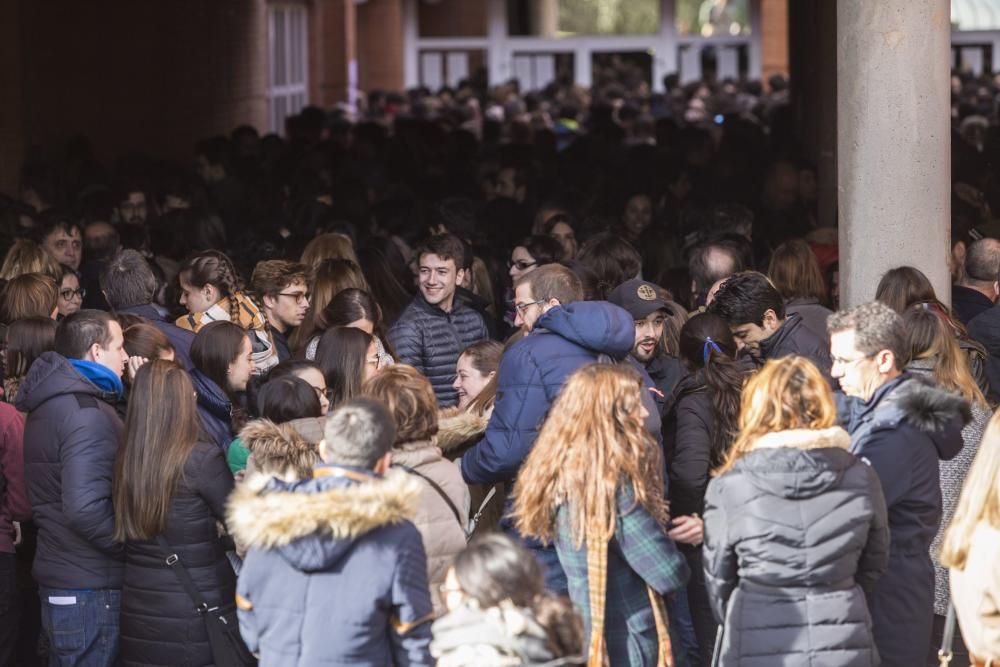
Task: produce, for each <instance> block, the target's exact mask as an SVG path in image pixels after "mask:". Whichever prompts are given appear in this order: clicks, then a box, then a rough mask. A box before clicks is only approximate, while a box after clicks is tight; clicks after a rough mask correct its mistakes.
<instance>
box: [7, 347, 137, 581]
mask: <svg viewBox="0 0 1000 667" xmlns="http://www.w3.org/2000/svg"><path fill="white" fill-rule="evenodd" d="M116 400H117V396H115V395H113V394H108V393H106V392H103V391H101V390H100V389H98V388H97V386H96V385H94V384H93V383H92V382H90V381H89V380H87V379H86V378H84V377H83V376H82V375H81V374H80V373H79V372H78V371H77V370H76V369H75V368H74V367H73V366H72V365H71V364H70V363H69V361H67V360H66V358H65V357H63V356H62V355H59V354H56V353H55V352H44V353H43V354H42V355H41V356H40V357H39V358H38V359H37V360H36V361H35V363H33V364H32V365H31V370H29V371H28V375H27V377H26V378H25V379H24V382H23V383H22V384H21V388H20V390H19V391H18V395H17V409H18V410H20V411H21V412H27V413H28V418H27V421H26V422H25V425H24V477H25V480H26V482H27V487H28V497H29V498H30V500H31V509H32V513H33V514H34V518H35V524H36V525H37V526H38V552H37V554H36V555H35V564H34V567H33V570H32V572H33V574H34V576H35V579H36V580H37V581H38V583H39V584H40V585H42V586H45V587H48V588H83V589H94V590H105V589H119V588H121V583H122V548H121V545H120V544H117V543H115V542H114V540H113V539H112V534H113V533H114V522H115V512H114V507H113V506H112V502H111V479H112V475H113V473H114V467H115V457H116V455H117V453H118V439H119V437H120V435H121V431H122V422H121V419H119V418H118V415H117V413H116V412H115V408H114V407H113V405H114V402H115V401H116Z"/></svg>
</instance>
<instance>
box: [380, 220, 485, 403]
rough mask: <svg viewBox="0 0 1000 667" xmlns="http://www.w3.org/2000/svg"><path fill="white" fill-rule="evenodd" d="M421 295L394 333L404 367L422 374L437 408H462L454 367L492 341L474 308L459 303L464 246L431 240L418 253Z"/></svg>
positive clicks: (450, 239) (448, 239)
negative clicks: (467, 352) (465, 352)
mask: <svg viewBox="0 0 1000 667" xmlns="http://www.w3.org/2000/svg"><path fill="white" fill-rule="evenodd" d="M416 255H417V267H418V278H419V282H420V293H419V294H417V295H416V296H415V297H414V298H413V301H411V302H410V305H408V306H407V307H406V308H405V309H404V310H403V312H402V314H400V316H399V319H398V320H396V323H395V324H394V325H393V326H392V328H391V329H390V330H389V342H391V343H392V345H393V347H394V348H395V350H396V354H397V355H398V356H399V360H400V361H401V362H403V363H404V364H409V365H410V366H413V367H414V368H416V369H417V370H418V371H420V372H421V373H423V374H424V375H425V376H426V377H427V379H428V380H430V381H431V385H432V386H433V387H434V394H435V396H437V399H438V404H439V405H440V406H441V407H450V406H452V405H455V404H456V403H458V395H457V394H456V392H455V388H454V387H453V386H452V384H453V383H454V382H455V372H456V371H455V367H456V365H457V364H458V357H459V355H461V354H462V350H464V349H465V348H467V347H469V346H470V345H472V344H473V343H478V342H479V341H481V340H486V339H488V338H489V332H488V331H487V329H486V322H485V321H484V320H483V318H482V316H481V315H480V314H479V313H477V312H476V311H475V310H473V309H472V308H469V307H468V306H466V305H464V304H462V303H460V302H458V301H456V300H455V290H456V289H457V288H458V285H459V283H461V282H462V279H463V278H464V277H465V269H463V268H461V267H462V265H463V263H464V261H463V260H464V256H465V246H464V245H463V244H462V241H461V240H460V239H459V238H458V237H457V236H453V235H451V234H441V235H438V236H432V237H430V238H429V239H427V240H426V241H425V242H424V243H423V244H422V245H421V246H420V247H419V248H418V249H417V252H416Z"/></svg>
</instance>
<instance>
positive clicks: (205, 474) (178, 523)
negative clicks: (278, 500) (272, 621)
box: [121, 442, 236, 665]
mask: <svg viewBox="0 0 1000 667" xmlns="http://www.w3.org/2000/svg"><path fill="white" fill-rule="evenodd" d="M232 490H233V475H232V473H231V472H230V471H229V467H228V466H227V465H226V460H225V458H223V455H222V451H221V450H220V449H219V448H218V447H216V446H215V445H214V444H211V443H204V442H202V443H198V444H197V445H195V448H194V450H193V451H192V452H191V456H189V457H188V460H187V463H185V464H184V475H183V476H182V477H181V479H180V481H179V482H178V484H177V489H176V491H175V492H174V498H173V500H172V501H171V503H170V513H169V514H168V515H167V527H166V530H164V532H163V536H164V537H165V538H166V539H167V542H169V544H170V546H171V548H172V552H173V553H176V554H177V555H178V556H179V557H180V562H181V563H183V564H184V567H185V568H186V569H187V571H188V573H190V575H191V578H192V579H193V580H194V583H195V586H196V587H197V588H198V592H200V593H201V594H202V595H203V596H204V598H205V601H206V602H208V603H209V605H212V606H214V605H219V604H228V605H232V604H233V601H234V599H235V594H236V575H235V574H234V573H233V568H232V566H230V564H229V561H228V560H227V559H226V547H225V544H224V542H223V540H222V539H221V538H219V535H218V529H217V527H216V522H217V521H222V520H223V519H224V517H225V515H226V499H227V497H228V496H229V493H230V492H231V491H232ZM165 558H166V556H165V555H164V553H163V551H162V549H161V548H160V547H159V545H158V544H157V543H156V542H155V541H147V542H130V543H128V544H127V545H126V548H125V585H124V586H123V588H122V612H121V659H122V662H123V663H124V664H126V665H130V664H134V665H209V664H212V653H211V649H210V648H209V645H208V634H207V632H206V630H205V620H204V618H202V617H201V616H199V615H198V614H196V613H195V611H194V609H195V605H194V603H193V602H192V601H191V598H190V597H189V596H188V594H187V593H185V592H184V589H183V588H181V585H180V582H179V581H178V579H177V575H176V574H175V573H174V571H173V570H171V569H170V567H168V566H167V564H166V563H165V562H164V559H165Z"/></svg>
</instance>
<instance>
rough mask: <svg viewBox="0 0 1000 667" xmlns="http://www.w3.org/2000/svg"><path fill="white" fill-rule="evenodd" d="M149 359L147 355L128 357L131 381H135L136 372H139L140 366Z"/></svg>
mask: <svg viewBox="0 0 1000 667" xmlns="http://www.w3.org/2000/svg"><path fill="white" fill-rule="evenodd" d="M147 361H149V359H147V358H146V357H129V358H128V364H127V366H128V379H129V381H130V382H134V381H135V374H136V373H138V372H139V367H140V366H142V365H143V364H144V363H146V362H147Z"/></svg>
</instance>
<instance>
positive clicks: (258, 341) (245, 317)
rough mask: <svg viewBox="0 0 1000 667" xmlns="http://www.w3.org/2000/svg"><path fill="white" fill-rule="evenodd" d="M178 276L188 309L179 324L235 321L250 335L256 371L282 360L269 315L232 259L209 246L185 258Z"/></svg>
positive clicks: (198, 327) (192, 328) (187, 326)
mask: <svg viewBox="0 0 1000 667" xmlns="http://www.w3.org/2000/svg"><path fill="white" fill-rule="evenodd" d="M177 279H178V281H179V283H180V289H181V297H180V304H181V305H182V306H184V307H185V308H187V310H188V314H187V315H184V316H182V317H180V318H178V319H177V322H176V324H177V326H179V327H180V328H182V329H187V330H188V331H193V332H195V333H197V332H198V331H200V330H201V328H202V327H203V326H205V325H206V324H208V323H209V322H219V321H222V322H233V323H234V324H237V325H239V326H240V328H242V329H243V330H244V331H246V332H247V335H248V336H249V337H250V343H251V345H252V346H253V362H254V368H255V373H256V374H258V375H263V374H265V373H267V371H268V370H270V369H271V367H273V366H276V365H277V364H278V354H277V350H276V349H275V347H274V341H273V340H272V339H271V334H270V331H269V329H268V326H267V318H266V317H265V316H264V313H263V312H262V311H261V309H260V308H259V307H258V306H257V304H256V303H254V301H253V299H251V298H250V296H249V295H248V294H246V293H245V292H244V291H243V279H242V278H241V277H240V274H239V273H238V272H237V271H236V267H235V266H233V262H232V260H231V259H229V258H228V257H227V256H226V255H224V254H223V253H221V252H219V251H217V250H206V251H204V252H201V253H199V254H197V255H195V256H194V257H192V258H190V259H189V260H187V261H186V262H184V264H182V265H181V268H180V271H179V272H178V274H177Z"/></svg>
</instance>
